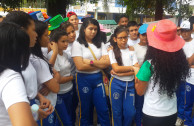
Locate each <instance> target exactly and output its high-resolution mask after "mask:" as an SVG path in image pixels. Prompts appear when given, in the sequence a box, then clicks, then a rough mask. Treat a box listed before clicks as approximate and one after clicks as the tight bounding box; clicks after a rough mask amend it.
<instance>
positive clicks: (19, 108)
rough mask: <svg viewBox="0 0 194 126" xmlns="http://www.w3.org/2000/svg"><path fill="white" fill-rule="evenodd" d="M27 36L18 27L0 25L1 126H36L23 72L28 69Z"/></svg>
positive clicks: (11, 24)
mask: <svg viewBox="0 0 194 126" xmlns="http://www.w3.org/2000/svg"><path fill="white" fill-rule="evenodd" d="M29 43H30V39H29V36H28V35H27V34H26V32H25V31H23V30H22V29H21V28H20V27H19V26H18V25H16V24H13V23H1V24H0V56H1V58H0V126H12V125H14V126H15V125H19V126H36V125H37V124H36V122H35V121H34V119H33V117H32V113H31V110H30V105H29V101H28V98H27V94H26V89H25V85H24V82H23V77H22V75H21V72H22V70H25V69H26V67H27V66H28V60H29V55H30V54H29V51H28V50H29Z"/></svg>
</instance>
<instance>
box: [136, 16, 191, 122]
mask: <svg viewBox="0 0 194 126" xmlns="http://www.w3.org/2000/svg"><path fill="white" fill-rule="evenodd" d="M176 32H177V27H176V25H175V24H174V23H173V22H172V21H170V20H161V21H159V22H158V23H153V24H151V25H149V26H148V29H147V36H148V43H149V45H148V49H147V52H146V56H145V62H144V63H143V65H142V66H141V68H140V70H139V72H138V69H136V68H134V71H135V74H137V72H138V74H137V75H136V77H137V78H138V80H137V81H136V84H135V88H136V91H137V94H138V95H140V96H142V95H144V94H145V95H144V105H143V126H174V124H175V122H176V119H177V101H176V90H177V87H179V85H180V83H181V81H184V80H185V79H186V77H187V76H188V75H189V66H188V62H187V60H186V57H185V54H184V52H183V50H182V47H183V46H184V44H185V42H184V40H183V39H181V38H180V37H179V36H177V35H176ZM166 33H168V34H166Z"/></svg>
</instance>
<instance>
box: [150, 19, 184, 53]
mask: <svg viewBox="0 0 194 126" xmlns="http://www.w3.org/2000/svg"><path fill="white" fill-rule="evenodd" d="M176 33H177V27H176V25H175V24H174V23H173V22H172V21H170V20H168V19H165V20H160V21H159V22H157V23H153V24H150V25H149V26H148V29H147V36H148V44H149V46H152V47H154V48H156V49H159V50H163V51H165V52H176V51H179V50H180V49H181V48H182V47H183V46H184V44H185V41H184V40H183V39H182V38H181V37H179V36H178V35H177V34H176Z"/></svg>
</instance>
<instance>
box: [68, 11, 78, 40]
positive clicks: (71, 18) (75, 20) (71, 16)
mask: <svg viewBox="0 0 194 126" xmlns="http://www.w3.org/2000/svg"><path fill="white" fill-rule="evenodd" d="M67 17H68V18H69V20H68V21H69V22H70V23H71V24H73V26H74V28H75V32H76V40H77V38H78V36H79V27H78V24H79V19H78V18H77V14H76V13H75V12H72V11H70V12H68V13H67Z"/></svg>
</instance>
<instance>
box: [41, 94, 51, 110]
mask: <svg viewBox="0 0 194 126" xmlns="http://www.w3.org/2000/svg"><path fill="white" fill-rule="evenodd" d="M39 101H40V106H41V108H42V109H45V108H48V107H49V105H50V104H51V102H50V100H48V99H47V98H45V97H44V96H43V95H41V94H39Z"/></svg>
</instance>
